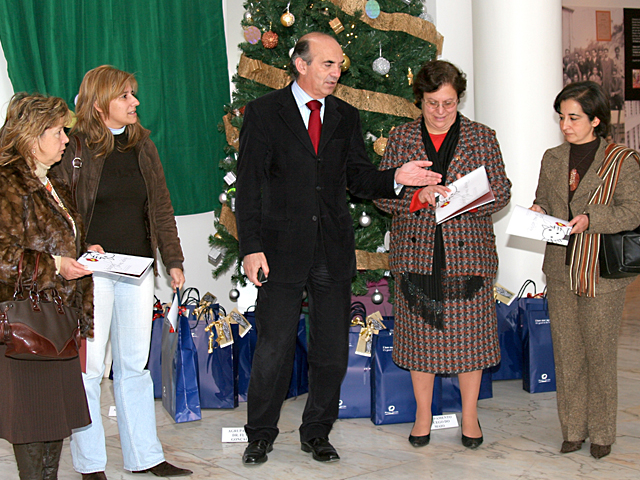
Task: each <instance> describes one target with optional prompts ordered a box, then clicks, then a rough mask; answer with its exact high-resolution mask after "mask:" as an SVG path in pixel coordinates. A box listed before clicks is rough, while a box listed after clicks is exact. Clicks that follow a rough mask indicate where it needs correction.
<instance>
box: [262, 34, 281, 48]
mask: <svg viewBox="0 0 640 480" xmlns="http://www.w3.org/2000/svg"><path fill="white" fill-rule="evenodd" d="M262 45H263V46H264V48H276V47H277V46H278V34H277V33H275V32H272V31H271V30H269V31H268V32H264V33H263V34H262Z"/></svg>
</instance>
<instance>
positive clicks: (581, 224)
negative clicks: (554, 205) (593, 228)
mask: <svg viewBox="0 0 640 480" xmlns="http://www.w3.org/2000/svg"><path fill="white" fill-rule="evenodd" d="M569 226H570V227H573V228H572V229H571V235H573V234H574V233H582V232H584V231H585V230H586V229H587V228H589V216H588V215H585V214H582V215H576V216H575V217H573V219H572V220H571V221H570V222H569Z"/></svg>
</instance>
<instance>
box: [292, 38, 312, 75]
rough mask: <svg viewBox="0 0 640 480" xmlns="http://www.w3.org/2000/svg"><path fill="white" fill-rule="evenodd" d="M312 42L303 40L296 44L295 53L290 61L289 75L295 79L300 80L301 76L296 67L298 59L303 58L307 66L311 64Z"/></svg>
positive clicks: (306, 39)
mask: <svg viewBox="0 0 640 480" xmlns="http://www.w3.org/2000/svg"><path fill="white" fill-rule="evenodd" d="M310 45H311V42H310V41H309V39H308V38H301V39H300V40H298V43H296V46H295V47H294V48H293V53H292V54H291V59H290V60H289V74H290V75H291V76H292V77H293V78H294V79H296V80H297V79H298V77H299V76H300V72H298V69H297V67H296V59H298V58H302V60H304V61H305V62H307V64H309V63H311V47H310Z"/></svg>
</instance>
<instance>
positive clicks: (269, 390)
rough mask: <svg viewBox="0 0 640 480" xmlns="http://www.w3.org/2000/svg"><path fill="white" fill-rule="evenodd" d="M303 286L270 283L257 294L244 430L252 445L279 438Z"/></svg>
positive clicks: (291, 368)
mask: <svg viewBox="0 0 640 480" xmlns="http://www.w3.org/2000/svg"><path fill="white" fill-rule="evenodd" d="M304 284H305V282H300V283H295V284H289V283H278V282H274V281H272V280H269V282H267V283H265V284H264V285H263V286H262V287H260V289H259V291H258V302H257V306H256V328H257V332H258V341H257V343H256V350H255V353H254V355H253V364H252V367H251V379H250V381H249V392H248V397H247V424H246V425H245V427H244V428H245V431H246V432H247V437H248V439H249V442H252V441H254V440H267V441H269V442H273V441H274V440H275V439H276V437H277V436H278V420H279V418H280V409H281V408H282V402H284V399H285V397H286V395H287V391H288V389H289V383H290V382H291V372H292V370H293V357H294V354H295V347H296V335H297V330H298V322H299V321H300V307H301V304H302V292H303V290H304Z"/></svg>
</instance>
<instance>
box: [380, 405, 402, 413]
mask: <svg viewBox="0 0 640 480" xmlns="http://www.w3.org/2000/svg"><path fill="white" fill-rule="evenodd" d="M399 413H400V411H398V410H396V407H395V406H394V405H389V406H388V407H387V410H386V411H385V412H384V414H385V415H398V414H399Z"/></svg>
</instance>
